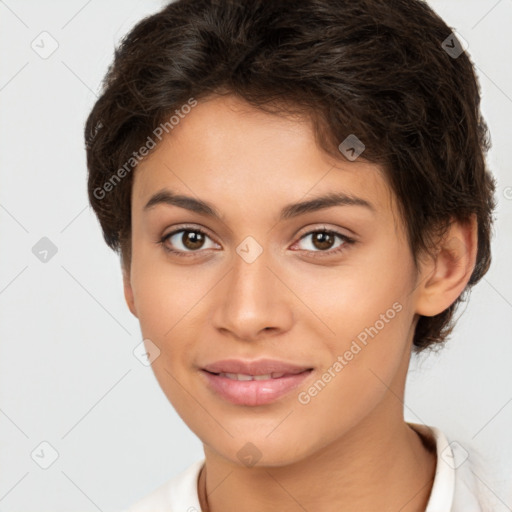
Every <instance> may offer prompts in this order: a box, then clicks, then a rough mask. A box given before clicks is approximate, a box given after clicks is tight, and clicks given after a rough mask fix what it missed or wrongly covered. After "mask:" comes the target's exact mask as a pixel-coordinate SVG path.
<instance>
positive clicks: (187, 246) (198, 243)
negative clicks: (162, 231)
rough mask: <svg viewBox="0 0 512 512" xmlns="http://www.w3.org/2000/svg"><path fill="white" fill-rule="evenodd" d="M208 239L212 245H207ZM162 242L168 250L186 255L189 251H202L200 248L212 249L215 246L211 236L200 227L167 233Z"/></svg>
mask: <svg viewBox="0 0 512 512" xmlns="http://www.w3.org/2000/svg"><path fill="white" fill-rule="evenodd" d="M208 241H210V243H211V245H210V246H207V242H208ZM161 243H162V244H163V246H164V248H165V249H166V250H167V251H169V252H172V253H175V254H179V255H185V256H186V255H187V253H194V252H200V251H199V249H212V248H214V247H215V244H214V243H213V241H212V240H211V238H210V237H209V236H208V235H207V234H206V233H204V232H203V231H202V230H200V229H198V228H193V229H192V228H182V229H179V230H176V231H173V232H172V233H169V234H168V235H165V236H164V237H163V238H162V240H161ZM205 245H206V247H205Z"/></svg>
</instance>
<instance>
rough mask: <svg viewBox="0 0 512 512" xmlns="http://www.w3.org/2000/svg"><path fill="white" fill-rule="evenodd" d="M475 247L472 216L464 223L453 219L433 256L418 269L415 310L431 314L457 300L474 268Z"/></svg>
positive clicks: (476, 237)
mask: <svg viewBox="0 0 512 512" xmlns="http://www.w3.org/2000/svg"><path fill="white" fill-rule="evenodd" d="M477 248H478V233H477V221H476V216H475V215H473V216H472V217H471V220H470V221H468V222H466V223H460V222H458V221H453V222H452V224H451V226H450V228H449V229H448V231H447V233H446V234H445V236H444V237H443V239H442V241H441V242H440V244H439V246H438V248H437V251H436V253H435V256H434V257H433V260H430V264H428V265H426V267H425V268H424V269H423V272H421V273H420V276H419V279H420V284H419V285H418V286H417V292H416V297H417V300H416V312H417V313H418V314H420V315H423V316H435V315H437V314H439V313H441V312H443V311H444V310H445V309H446V308H448V307H449V306H451V304H453V303H454V302H455V301H456V300H457V298H458V297H459V296H460V294H461V293H462V292H463V291H464V289H465V287H466V285H467V283H468V281H469V279H470V277H471V274H472V272H473V269H474V268H475V262H476V255H477Z"/></svg>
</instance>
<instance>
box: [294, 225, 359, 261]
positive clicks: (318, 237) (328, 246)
mask: <svg viewBox="0 0 512 512" xmlns="http://www.w3.org/2000/svg"><path fill="white" fill-rule="evenodd" d="M308 239H309V240H310V242H309V243H305V244H303V245H305V247H304V246H303V247H302V248H301V247H300V243H301V242H303V241H304V240H306V241H307V240H308ZM336 239H338V240H339V242H338V243H336ZM353 243H354V240H352V239H351V238H349V237H348V236H345V235H342V234H341V233H338V232H337V231H332V230H327V229H319V230H316V231H310V232H309V233H306V234H305V235H304V236H302V237H301V238H300V241H299V242H297V245H298V246H299V249H302V250H304V251H306V252H310V253H312V255H313V256H316V255H317V254H318V253H320V255H321V256H323V254H321V253H325V256H330V255H333V254H337V253H338V252H341V251H343V250H344V249H345V248H346V246H348V245H350V244H353Z"/></svg>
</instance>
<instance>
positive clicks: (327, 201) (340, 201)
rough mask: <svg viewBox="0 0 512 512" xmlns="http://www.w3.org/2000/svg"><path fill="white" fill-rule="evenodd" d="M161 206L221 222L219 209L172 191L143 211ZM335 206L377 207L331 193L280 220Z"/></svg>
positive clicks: (295, 205) (293, 206)
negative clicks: (186, 211)
mask: <svg viewBox="0 0 512 512" xmlns="http://www.w3.org/2000/svg"><path fill="white" fill-rule="evenodd" d="M159 204H166V205H171V206H179V207H180V208H185V209H186V210H190V211H192V212H195V213H199V214H200V215H206V216H208V217H213V218H215V219H218V220H221V215H220V213H219V212H218V211H217V209H216V208H215V207H214V206H213V205H212V204H210V203H208V202H207V201H203V200H200V199H195V198H194V197H190V196H185V195H181V194H175V193H174V192H172V191H171V190H168V189H163V190H160V191H159V192H157V193H156V194H154V195H153V196H151V198H150V199H149V201H148V202H147V203H146V205H145V206H144V208H143V210H144V211H147V210H150V209H151V208H153V207H155V206H156V205H159ZM333 206H363V207H365V208H367V209H369V210H371V211H372V212H374V213H375V207H374V206H373V205H372V204H371V203H370V202H368V201H367V200H366V199H362V198H360V197H356V196H353V195H350V194H345V193H343V192H331V193H328V194H325V195H322V196H319V197H316V198H314V199H310V200H308V201H301V202H299V203H292V204H289V205H287V206H285V207H284V208H283V209H282V210H281V212H280V216H279V219H280V220H287V219H290V218H293V217H298V216H299V215H304V214H306V213H311V212H315V211H318V210H323V209H325V208H331V207H333Z"/></svg>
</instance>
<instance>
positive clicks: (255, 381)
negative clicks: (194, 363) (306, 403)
mask: <svg viewBox="0 0 512 512" xmlns="http://www.w3.org/2000/svg"><path fill="white" fill-rule="evenodd" d="M312 373H313V368H307V369H303V370H297V369H295V370H294V372H293V373H286V372H271V373H263V374H251V373H230V372H212V371H208V370H205V369H203V370H201V374H202V375H203V376H204V377H205V379H206V384H207V386H208V388H209V389H210V390H211V391H213V392H214V393H215V394H216V395H217V396H219V397H220V398H222V399H223V400H226V401H228V402H230V403H232V404H235V405H247V406H259V405H266V404H270V403H272V402H276V401H277V400H279V399H280V398H283V397H284V396H286V395H288V394H289V393H290V392H291V391H292V390H293V389H295V388H297V387H298V386H300V385H301V384H303V383H304V381H305V380H306V379H308V378H309V376H310V375H311V374H312Z"/></svg>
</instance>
